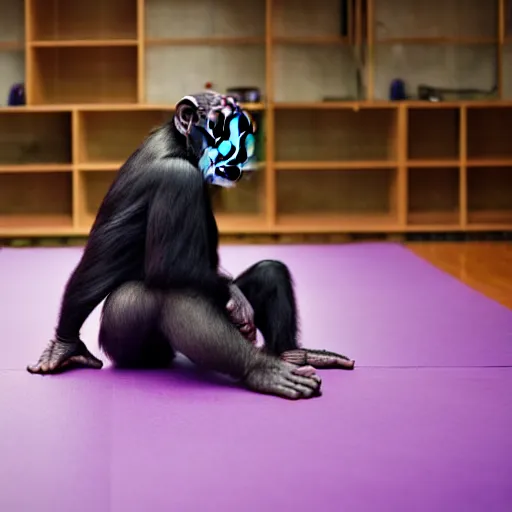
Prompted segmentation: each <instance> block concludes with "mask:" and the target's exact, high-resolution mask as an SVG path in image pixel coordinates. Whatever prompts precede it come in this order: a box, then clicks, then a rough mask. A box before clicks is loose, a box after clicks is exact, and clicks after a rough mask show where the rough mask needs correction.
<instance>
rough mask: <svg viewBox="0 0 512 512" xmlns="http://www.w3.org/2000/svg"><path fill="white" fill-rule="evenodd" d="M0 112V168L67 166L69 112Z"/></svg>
mask: <svg viewBox="0 0 512 512" xmlns="http://www.w3.org/2000/svg"><path fill="white" fill-rule="evenodd" d="M14 110H15V109H13V111H9V110H4V111H0V166H14V165H27V164H37V165H38V166H40V165H42V164H71V162H72V158H71V113H70V112H48V113H47V112H30V113H24V114H20V113H17V112H14Z"/></svg>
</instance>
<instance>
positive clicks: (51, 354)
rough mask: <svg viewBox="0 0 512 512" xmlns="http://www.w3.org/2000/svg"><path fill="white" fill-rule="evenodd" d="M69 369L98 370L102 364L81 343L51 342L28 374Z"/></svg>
mask: <svg viewBox="0 0 512 512" xmlns="http://www.w3.org/2000/svg"><path fill="white" fill-rule="evenodd" d="M71 367H83V368H94V369H97V370H99V369H100V368H102V367H103V362H102V361H100V360H99V359H97V358H96V357H94V356H93V355H92V354H91V353H90V352H89V350H88V349H87V347H86V346H85V344H84V343H83V342H82V341H76V342H62V341H58V340H51V341H50V342H49V343H48V346H47V347H46V348H45V349H44V351H43V353H42V354H41V357H40V358H39V361H38V362H37V363H36V364H35V365H30V366H28V367H27V370H28V371H29V372H30V373H41V374H44V373H56V372H61V371H64V370H66V369H70V368H71Z"/></svg>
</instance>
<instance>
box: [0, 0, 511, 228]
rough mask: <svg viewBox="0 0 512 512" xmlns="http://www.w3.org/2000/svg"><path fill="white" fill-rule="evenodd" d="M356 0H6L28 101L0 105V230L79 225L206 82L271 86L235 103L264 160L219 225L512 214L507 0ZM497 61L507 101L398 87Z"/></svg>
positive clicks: (0, 51) (443, 220)
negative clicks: (249, 117) (434, 97)
mask: <svg viewBox="0 0 512 512" xmlns="http://www.w3.org/2000/svg"><path fill="white" fill-rule="evenodd" d="M348 3H349V4H350V7H349V11H350V12H349V13H348V15H347V16H346V18H345V21H343V15H342V13H341V8H342V6H343V4H344V2H340V1H339V0H322V1H321V2H316V3H315V2H311V1H309V0H279V1H275V2H274V1H266V0H257V1H255V2H242V3H240V2H236V0H216V1H215V2H209V1H208V2H206V1H199V2H183V1H179V0H110V1H109V2H106V3H105V2H104V1H103V0H92V3H89V4H85V3H81V4H80V3H77V2H73V1H71V0H52V1H51V2H48V1H46V0H27V1H24V0H0V12H1V13H2V17H1V19H0V69H1V70H2V72H1V73H0V96H1V95H2V94H3V95H4V100H3V101H5V97H6V96H7V93H8V91H9V89H10V87H11V86H12V85H13V84H15V83H20V82H25V83H26V87H27V98H28V102H29V105H28V106H18V107H3V106H0V236H18V235H19V236H25V235H26V236H43V235H44V236H47V235H49V236H51V235H56V236H58V235H62V236H68V235H69V236H73V235H87V233H88V232H89V229H90V227H91V225H92V222H93V220H94V218H95V216H96V213H97V209H98V207H99V204H100V203H101V201H102V200H103V197H104V196H105V194H106V192H107V190H108V188H109V186H110V184H111V182H112V180H113V179H114V176H115V175H116V173H117V172H118V170H119V169H120V167H121V166H122V165H123V163H124V162H125V161H126V159H127V158H128V157H129V155H130V154H131V153H132V152H133V151H134V150H135V149H136V148H137V147H138V146H139V145H140V143H141V142H142V141H143V140H144V139H145V137H146V136H147V135H148V133H149V132H150V131H151V129H152V128H155V127H157V126H160V125H161V124H162V123H164V122H165V121H167V120H170V119H171V117H172V115H173V112H174V105H175V103H176V101H177V100H179V99H180V98H181V97H183V96H184V95H186V94H189V93H191V92H194V91H198V90H201V89H202V88H203V87H204V85H205V84H206V83H207V82H210V83H212V87H213V89H215V90H219V91H225V90H226V89H227V88H235V87H237V86H238V87H254V88H259V90H260V91H261V95H262V98H263V100H262V101H261V102H258V103H253V104H244V105H243V106H244V108H246V109H247V110H250V111H252V112H253V115H254V117H255V119H256V121H257V124H258V127H259V131H258V141H257V147H258V152H257V160H258V163H257V164H256V165H255V167H256V169H257V170H256V171H255V172H252V173H248V174H247V175H246V179H243V180H242V181H241V182H240V183H239V184H238V185H237V187H236V188H234V189H231V190H226V189H221V188H215V189H213V194H212V205H213V208H214V211H215V215H216V217H217V221H218V224H219V230H220V232H221V233H225V234H238V233H239V234H243V233H266V234H272V233H336V232H354V233H357V232H361V233H363V232H366V233H369V232H381V233H382V232H401V233H404V232H441V231H443V230H446V231H459V232H463V231H465V230H468V231H476V230H482V231H488V230H499V229H502V230H506V229H511V230H512V214H511V212H512V204H511V203H512V199H510V198H511V197H512V179H511V178H510V176H511V175H512V172H511V170H512V144H511V143H510V141H509V139H510V136H509V134H510V133H512V87H511V86H512V71H511V70H512V66H510V65H509V64H510V63H511V62H512V60H511V59H512V44H510V43H511V41H512V40H510V37H509V36H508V35H507V34H506V35H505V39H506V41H505V42H506V43H508V44H503V45H500V44H499V38H500V34H501V32H499V30H498V25H499V16H498V14H499V13H498V12H497V10H496V6H498V5H499V4H500V2H498V0H492V2H482V1H481V0H464V1H463V3H464V6H463V8H461V0H443V1H441V0H439V1H437V0H436V1H434V2H433V3H432V1H431V0H416V1H415V2H411V1H410V0H385V1H384V0H378V1H377V0H375V1H374V2H372V3H370V2H366V0H361V1H356V0H351V1H350V2H348ZM502 3H503V2H502ZM505 3H506V5H508V4H509V3H510V1H509V0H505ZM25 4H26V5H27V7H28V8H27V16H26V19H25V13H24V7H25ZM372 5H373V7H374V11H373V12H370V11H372V9H371V7H372ZM358 6H359V7H361V8H362V9H361V12H359V14H358V12H357V9H356V8H357V7H358ZM368 13H369V14H368ZM367 14H368V18H367V17H366V16H367ZM501 14H503V13H501ZM501 21H503V20H501ZM371 25H373V27H372V26H371ZM25 27H26V30H27V34H26V36H27V37H25ZM370 29H373V30H372V34H369V30H370ZM501 30H502V29H501ZM25 41H26V44H25ZM369 43H373V44H374V46H373V48H370V47H369ZM362 53H364V54H365V56H366V62H365V64H364V66H362V70H361V73H362V76H361V80H362V82H363V87H362V89H361V91H358V87H357V67H358V64H357V61H358V57H359V56H360V55H361V54H362ZM25 70H26V73H27V75H26V77H25ZM176 70H179V73H177V72H176ZM496 76H498V78H499V80H498V82H499V83H500V85H501V89H500V90H501V92H502V98H503V99H501V100H497V99H496V98H495V97H490V96H489V97H480V98H478V97H477V95H474V96H473V97H470V96H466V97H461V98H462V99H458V98H457V97H456V96H455V95H451V96H449V95H445V98H444V101H442V102H439V103H434V102H427V101H419V100H415V99H409V100H406V101H389V88H390V84H391V82H392V80H394V79H397V78H401V79H403V80H404V81H405V83H406V88H407V92H408V93H409V94H410V95H411V98H414V95H415V94H416V93H417V87H418V85H419V84H427V85H432V86H434V87H436V86H439V87H445V88H461V87H462V88H478V89H490V88H491V87H492V86H493V85H494V82H495V81H496ZM2 91H4V92H3V93H2ZM0 100H1V98H0ZM466 114H467V115H466ZM464 121H467V126H464ZM464 134H467V136H466V140H464V139H463V137H464ZM402 144H405V145H406V147H403V146H401V145H402ZM267 151H268V152H269V154H268V156H267ZM404 171H405V172H404ZM22 183H23V186H22ZM14 200H16V201H17V202H16V204H14Z"/></svg>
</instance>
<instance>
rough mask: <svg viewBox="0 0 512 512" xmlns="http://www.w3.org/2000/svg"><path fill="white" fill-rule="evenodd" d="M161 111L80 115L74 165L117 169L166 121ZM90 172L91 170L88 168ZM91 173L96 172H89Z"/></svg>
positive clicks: (166, 118) (167, 116) (166, 115)
mask: <svg viewBox="0 0 512 512" xmlns="http://www.w3.org/2000/svg"><path fill="white" fill-rule="evenodd" d="M170 116H171V114H170V113H169V112H168V111H165V110H159V109H157V110H140V111H137V110H132V111H117V112H115V111H114V112H104V111H83V112H80V114H79V130H80V138H79V142H78V162H79V164H80V166H81V168H82V169H87V167H84V164H86V165H89V164H93V166H94V165H98V164H100V165H103V164H105V163H106V164H107V165H108V167H107V168H108V169H110V168H111V167H110V164H112V165H115V166H118V165H119V163H122V162H124V161H125V160H126V159H127V158H128V157H129V156H130V155H131V154H132V153H133V152H134V151H135V150H136V149H137V147H138V146H139V145H140V144H141V143H142V142H143V141H144V139H145V138H146V137H147V136H148V135H149V133H150V131H151V130H153V129H154V128H156V127H158V126H160V125H162V124H163V123H164V122H165V121H167V120H169V119H170ZM89 169H91V167H89ZM92 170H96V169H94V168H92Z"/></svg>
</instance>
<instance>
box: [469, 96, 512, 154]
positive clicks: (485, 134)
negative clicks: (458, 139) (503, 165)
mask: <svg viewBox="0 0 512 512" xmlns="http://www.w3.org/2000/svg"><path fill="white" fill-rule="evenodd" d="M467 122H468V128H467V131H468V138H467V146H468V160H490V159H492V160H498V159H501V160H505V159H507V160H512V143H511V139H510V134H511V133H512V107H502V108H496V107H493V106H490V107H487V108H485V107H479V108H469V107H468V111H467Z"/></svg>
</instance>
